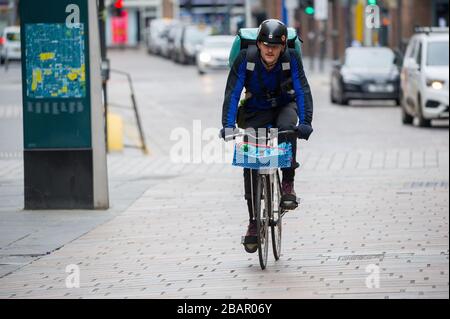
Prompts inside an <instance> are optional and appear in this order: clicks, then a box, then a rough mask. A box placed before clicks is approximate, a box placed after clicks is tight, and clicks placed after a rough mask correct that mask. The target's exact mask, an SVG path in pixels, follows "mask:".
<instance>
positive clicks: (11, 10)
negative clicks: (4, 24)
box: [8, 0, 17, 25]
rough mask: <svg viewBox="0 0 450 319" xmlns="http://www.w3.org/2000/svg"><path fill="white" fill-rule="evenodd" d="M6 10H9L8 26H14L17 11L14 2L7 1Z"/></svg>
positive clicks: (13, 0)
mask: <svg viewBox="0 0 450 319" xmlns="http://www.w3.org/2000/svg"><path fill="white" fill-rule="evenodd" d="M8 10H9V21H8V23H9V25H15V24H16V20H17V18H16V10H17V6H16V0H9V6H8Z"/></svg>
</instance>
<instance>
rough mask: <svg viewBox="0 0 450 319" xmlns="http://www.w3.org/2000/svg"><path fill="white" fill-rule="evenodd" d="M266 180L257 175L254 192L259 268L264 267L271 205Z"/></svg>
mask: <svg viewBox="0 0 450 319" xmlns="http://www.w3.org/2000/svg"><path fill="white" fill-rule="evenodd" d="M268 186H269V185H268V180H267V179H266V177H265V176H263V175H258V177H257V183H256V192H255V195H256V196H255V197H256V200H255V210H256V214H255V216H256V222H257V223H256V224H257V231H258V255H259V264H260V266H261V269H262V270H264V269H266V266H267V255H268V252H269V241H270V239H269V219H270V216H269V214H270V205H271V191H270V187H268Z"/></svg>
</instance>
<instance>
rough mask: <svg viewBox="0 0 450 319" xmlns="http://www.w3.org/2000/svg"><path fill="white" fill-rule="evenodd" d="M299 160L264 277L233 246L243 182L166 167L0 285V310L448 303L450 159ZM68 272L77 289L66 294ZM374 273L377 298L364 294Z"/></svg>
mask: <svg viewBox="0 0 450 319" xmlns="http://www.w3.org/2000/svg"><path fill="white" fill-rule="evenodd" d="M305 156H308V157H309V159H305V161H306V163H309V164H305V166H304V168H303V169H302V172H301V177H300V180H299V181H298V186H299V187H298V190H299V192H300V194H301V196H302V198H303V203H304V204H303V205H302V207H301V210H300V211H298V212H295V213H292V214H289V215H287V217H286V219H285V227H284V238H283V245H284V247H283V256H282V258H281V260H280V261H279V262H274V260H273V259H272V258H271V259H270V260H269V264H268V269H267V271H264V272H262V271H261V270H260V269H259V265H258V260H257V255H248V254H246V253H245V252H244V251H243V249H242V247H241V245H240V236H241V235H242V233H243V232H244V230H245V225H246V219H247V215H246V213H245V205H244V202H243V200H242V182H241V179H240V177H241V174H242V173H241V171H240V170H239V169H235V168H232V167H231V166H229V165H210V166H208V167H206V168H205V167H203V166H195V165H189V166H184V167H181V166H179V167H176V166H175V167H176V168H177V169H179V170H180V171H183V172H184V173H183V174H182V175H180V176H177V177H173V178H170V176H167V175H165V174H168V172H169V171H170V172H171V174H173V173H174V171H176V169H175V170H174V167H173V166H172V165H170V166H171V167H170V168H169V167H168V166H169V165H168V164H166V168H169V169H168V170H166V168H164V166H163V165H161V166H158V169H157V171H158V172H159V174H161V175H160V177H161V179H160V180H159V181H158V187H150V188H149V189H148V190H147V191H145V193H144V194H143V195H142V196H139V197H138V200H137V201H135V202H134V203H133V204H132V205H131V206H130V207H129V208H128V209H127V210H126V211H125V212H124V213H122V214H118V215H116V216H115V217H114V218H109V220H108V221H106V222H105V221H103V222H104V223H102V224H101V225H99V226H98V227H97V228H95V229H94V230H92V231H90V232H89V233H87V234H84V235H83V236H81V237H80V238H78V239H76V240H74V241H72V242H70V243H68V244H67V245H65V246H64V247H62V248H61V249H58V250H57V251H54V252H53V253H52V254H50V255H48V256H39V258H38V259H36V260H35V261H33V262H32V263H31V264H29V265H26V266H24V267H23V268H21V269H20V270H19V271H16V272H14V273H13V274H11V275H9V276H6V277H3V278H1V279H0V298H57V297H66V298H81V297H82V298H305V297H307V298H367V297H369V298H448V179H445V178H444V176H442V175H441V174H440V173H441V172H442V169H443V167H444V166H445V167H447V168H448V154H447V155H446V154H441V155H439V158H438V159H436V160H439V164H438V166H433V167H432V166H430V167H423V168H421V169H417V168H413V167H409V168H401V169H400V168H397V169H389V168H386V167H385V168H383V167H380V168H375V167H374V166H372V167H367V168H360V169H356V170H355V168H354V167H347V168H346V167H342V166H339V165H338V164H336V163H337V162H336V161H337V160H336V158H335V159H328V165H326V166H328V167H329V169H327V170H326V171H325V172H324V171H323V169H321V168H320V166H321V165H323V164H321V163H325V162H324V159H314V160H313V158H314V154H310V155H305ZM314 161H315V162H316V164H313V162H314ZM160 163H161V162H160ZM436 163H437V161H436ZM122 164H123V163H119V162H113V163H112V166H121V165H122ZM141 165H142V166H144V167H147V169H148V170H149V172H154V171H155V170H154V169H155V166H153V168H151V167H150V166H147V165H148V164H144V163H141ZM130 167H131V166H130ZM135 170H136V171H139V170H140V169H139V168H137V167H136V168H135ZM387 171H388V172H389V175H390V177H389V178H386V175H387ZM447 172H448V170H447ZM211 174H214V176H215V177H214V179H212V178H210V177H211ZM331 175H332V176H333V179H332V180H330V176H331ZM144 176H145V175H144ZM423 176H427V177H426V179H424V178H423ZM143 178H144V177H143ZM233 189H234V190H236V191H233V192H231V193H230V190H233ZM238 190H240V191H238ZM100 214H103V213H100ZM71 264H76V265H78V266H79V267H80V271H81V287H80V288H79V289H67V288H66V287H65V278H66V276H67V274H66V273H65V269H66V266H67V265H71ZM371 264H375V265H379V266H380V275H381V279H380V283H381V285H380V288H379V289H368V288H367V287H366V285H365V280H366V277H367V275H368V274H367V273H366V267H367V266H368V265H371Z"/></svg>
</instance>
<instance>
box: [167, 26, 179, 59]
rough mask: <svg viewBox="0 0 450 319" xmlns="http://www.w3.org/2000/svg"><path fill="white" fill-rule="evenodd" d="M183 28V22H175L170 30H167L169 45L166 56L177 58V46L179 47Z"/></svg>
mask: <svg viewBox="0 0 450 319" xmlns="http://www.w3.org/2000/svg"><path fill="white" fill-rule="evenodd" d="M183 29H184V25H183V24H182V23H174V24H173V25H171V26H170V27H169V30H168V31H167V47H166V55H165V57H167V58H169V59H171V60H175V57H176V47H178V46H179V43H180V42H181V37H182V34H183Z"/></svg>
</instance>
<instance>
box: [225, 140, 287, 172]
mask: <svg viewBox="0 0 450 319" xmlns="http://www.w3.org/2000/svg"><path fill="white" fill-rule="evenodd" d="M292 157H293V156H292V145H291V143H282V144H280V145H278V147H268V146H265V145H256V144H251V143H239V144H236V145H235V148H234V158H233V166H238V167H244V168H250V169H263V168H289V167H291V166H292Z"/></svg>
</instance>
